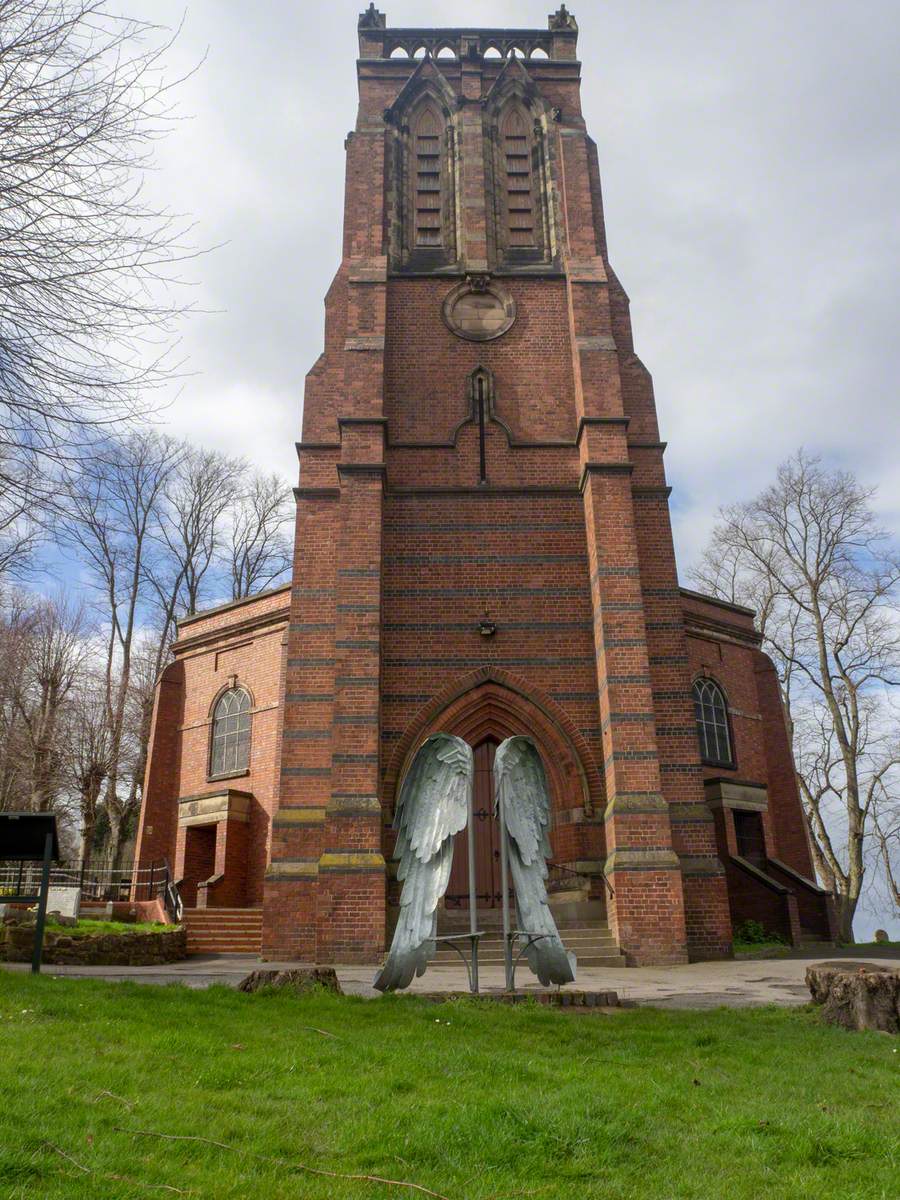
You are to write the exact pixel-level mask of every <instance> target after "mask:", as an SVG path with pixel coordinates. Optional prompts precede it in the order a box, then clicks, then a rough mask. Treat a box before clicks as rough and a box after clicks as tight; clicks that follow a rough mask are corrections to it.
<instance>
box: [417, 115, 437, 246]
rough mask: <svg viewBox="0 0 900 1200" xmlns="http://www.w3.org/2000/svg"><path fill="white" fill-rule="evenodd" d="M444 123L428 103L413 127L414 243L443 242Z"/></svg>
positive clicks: (418, 244)
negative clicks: (442, 136) (442, 143)
mask: <svg viewBox="0 0 900 1200" xmlns="http://www.w3.org/2000/svg"><path fill="white" fill-rule="evenodd" d="M442 132H443V122H442V121H441V119H440V117H439V116H438V113H437V112H436V111H435V109H434V108H433V107H432V106H431V105H430V104H429V105H426V107H425V108H423V109H421V110H420V112H419V113H418V116H417V119H416V121H415V124H414V127H413V129H412V153H413V162H412V175H413V179H412V184H413V195H412V207H413V246H414V247H440V246H442V245H443V241H444V238H443V219H442V218H443V204H442V200H443V182H444V180H443V174H444V171H443V158H444V156H443V147H442V145H441V142H442V138H441V134H442Z"/></svg>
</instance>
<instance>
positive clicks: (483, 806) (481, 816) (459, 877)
mask: <svg viewBox="0 0 900 1200" xmlns="http://www.w3.org/2000/svg"><path fill="white" fill-rule="evenodd" d="M499 744H500V743H499V740H498V739H496V738H493V737H488V738H485V739H484V740H483V741H482V742H480V743H479V744H478V745H477V746H475V748H474V756H475V780H474V796H473V802H472V817H473V820H474V822H475V896H476V899H477V902H478V911H479V912H480V913H484V912H486V911H489V910H491V909H497V910H498V912H499V910H500V907H501V904H502V896H503V893H502V891H501V888H500V829H499V825H498V823H497V818H496V817H495V815H494V773H493V772H494V755H495V754H496V752H497V746H498V745H499ZM444 912H445V914H446V916H447V917H448V918H451V919H452V916H453V914H454V913H465V914H466V917H468V912H469V838H468V832H467V830H465V829H463V830H461V831H460V832H459V833H458V834H457V835H456V839H455V841H454V843H453V866H452V867H451V869H450V882H449V884H448V885H447V891H446V893H445V894H444Z"/></svg>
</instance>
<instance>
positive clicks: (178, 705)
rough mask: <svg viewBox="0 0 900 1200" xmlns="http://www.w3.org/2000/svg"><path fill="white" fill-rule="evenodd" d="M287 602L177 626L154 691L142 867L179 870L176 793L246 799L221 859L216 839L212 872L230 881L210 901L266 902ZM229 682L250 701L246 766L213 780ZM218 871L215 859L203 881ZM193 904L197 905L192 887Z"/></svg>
mask: <svg viewBox="0 0 900 1200" xmlns="http://www.w3.org/2000/svg"><path fill="white" fill-rule="evenodd" d="M286 601H287V589H285V588H281V589H278V590H276V591H273V592H271V593H266V594H263V595H261V596H259V597H257V598H254V599H253V600H251V601H249V602H245V603H241V604H238V605H227V606H224V607H223V608H222V609H220V610H213V611H211V612H209V613H206V614H203V615H202V616H200V617H197V618H194V619H191V620H189V621H185V622H182V623H181V625H180V627H179V637H178V640H177V642H176V644H175V647H174V653H175V662H174V663H172V664H171V665H170V666H169V667H168V668H167V669H166V671H165V672H164V674H163V677H162V679H161V681H160V683H159V685H158V687H157V699H156V705H155V711H154V719H153V727H152V731H151V753H150V757H149V761H148V767H147V777H146V781H145V800H144V804H143V809H142V814H141V826H140V830H139V835H138V851H137V858H138V862H139V863H140V865H142V866H144V865H148V864H149V863H150V862H151V861H154V860H158V859H160V858H163V857H165V858H167V859H168V861H169V864H170V866H172V867H173V869H174V868H175V864H176V860H177V859H178V858H179V857H180V856H179V854H178V849H179V832H180V845H181V847H182V848H183V847H184V846H185V839H184V832H185V831H184V830H181V831H179V830H178V827H177V820H178V800H179V798H180V797H188V796H192V797H197V796H203V795H213V794H218V793H221V792H222V791H223V789H226V788H229V787H230V788H233V789H235V790H237V791H241V792H249V793H251V795H252V800H251V804H250V819H249V822H248V823H246V824H244V823H242V822H229V845H228V853H227V859H226V857H225V841H224V829H223V830H220V831H219V833H218V836H219V839H220V841H221V843H222V846H221V853H220V855H219V858H220V859H221V862H219V864H218V866H219V869H221V868H223V867H224V866H225V865H226V862H227V865H228V867H229V875H230V878H229V881H228V883H227V885H226V887H225V888H224V889H222V888H220V889H219V890H218V893H217V894H216V897H215V900H213V894H212V893H211V896H210V903H214V902H215V903H217V904H220V905H225V904H229V905H230V904H239V905H251V906H252V905H258V904H261V903H262V892H263V874H264V871H265V867H266V863H267V861H268V854H269V831H270V823H271V817H272V813H273V811H274V808H275V804H276V783H277V778H276V774H275V763H276V761H277V757H278V723H279V712H280V707H281V690H282V689H281V671H282V643H283V641H284V637H285V630H286V625H287V620H286V611H285V610H286ZM232 677H236V679H237V682H238V683H239V684H241V685H243V686H245V687H246V688H248V689H249V691H250V694H251V696H252V698H253V718H252V720H253V725H252V737H251V749H250V766H249V769H248V770H247V771H246V772H242V773H240V774H237V775H233V776H229V777H227V778H217V779H215V780H211V779H210V778H209V740H210V726H211V721H210V712H211V707H212V704H213V702H214V700H215V699H216V697H217V696H218V695H219V693H220V692H221V691H222V690H223V688H225V687H227V686H228V685H229V681H230V680H231V678H232ZM148 830H152V833H150V832H148ZM215 867H216V860H215V857H214V860H213V864H212V867H211V869H210V871H209V875H212V874H213V868H215ZM207 877H208V876H195V878H196V879H200V878H207ZM189 902H193V889H191V896H190V898H189Z"/></svg>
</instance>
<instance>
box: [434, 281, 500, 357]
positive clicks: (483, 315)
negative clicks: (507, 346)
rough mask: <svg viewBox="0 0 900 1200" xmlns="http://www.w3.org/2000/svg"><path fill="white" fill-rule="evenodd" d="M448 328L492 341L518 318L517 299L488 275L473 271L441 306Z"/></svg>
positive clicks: (474, 338)
mask: <svg viewBox="0 0 900 1200" xmlns="http://www.w3.org/2000/svg"><path fill="white" fill-rule="evenodd" d="M441 312H442V313H443V317H444V321H445V323H446V325H447V328H448V329H450V330H451V331H452V332H453V333H455V334H456V335H457V337H461V338H466V339H467V340H468V341H470V342H489V341H490V340H491V338H498V337H500V336H501V334H504V333H506V331H507V329H509V328H510V326H511V325H512V323H513V321H515V319H516V302H515V300H513V298H512V296H511V295H510V294H509V292H507V290H506V289H505V288H503V287H501V286H500V284H499V283H497V282H495V281H494V280H493V279H490V278H489V277H488V276H487V275H469V276H467V277H466V280H465V282H464V283H458V284H457V285H456V287H455V288H454V289H453V290H452V291H451V292H450V293H449V294H448V296H447V297H446V299H445V300H444V303H443V305H442V308H441Z"/></svg>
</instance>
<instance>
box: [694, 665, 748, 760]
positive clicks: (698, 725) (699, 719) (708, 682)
mask: <svg viewBox="0 0 900 1200" xmlns="http://www.w3.org/2000/svg"><path fill="white" fill-rule="evenodd" d="M698 688H699V689H700V690H701V692H702V690H703V689H705V688H712V689H713V690H714V691H715V692H716V694H717V695H718V697H719V699H720V701H721V705H722V717H723V720H722V721H721V722H716V721H715V720H713V721H712V722H709V721H708V720H705V719H704V718H703V708H704V699H703V696H702V695H700V696H699V697H698V695H697V690H698ZM691 704H692V706H693V710H694V728H695V730H696V736H697V747H698V750H699V752H700V761H701V762H702V763H703V765H704V766H707V767H722V768H725V769H726V770H736V769H737V755H736V754H735V745H734V730H733V728H732V725H731V711H730V708H729V704H728V694H727V693H726V691H725V689H724V688H723V687H722V685H721V684H720V683H719V681H718V680H717V679H714V678H713V677H712V676H711V675H698V676H697V678H696V679H695V680H694V682H693V683H692V684H691ZM709 707H711V708H712V709H713V713H715V704H710V705H709ZM698 708H699V709H700V712H699V713H698ZM710 724H712V728H713V729H714V730H716V731H718V730H722V731H723V732H724V735H725V742H726V749H727V751H728V757H727V758H723V757H711V756H707V753H706V752H707V751H708V750H709V749H710V748H711V747H710V739H709V736H708V734H707V732H706V730H707V729H708V728H709V726H710ZM714 749H716V750H720V749H721V745H720V739H719V737H718V733H717V735H716V737H715V746H714Z"/></svg>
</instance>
